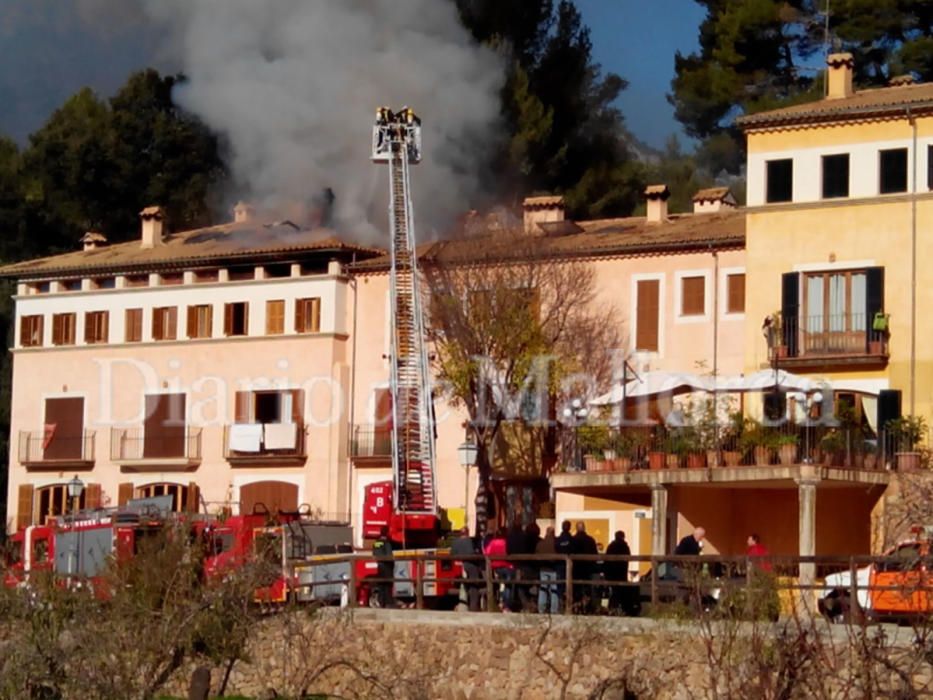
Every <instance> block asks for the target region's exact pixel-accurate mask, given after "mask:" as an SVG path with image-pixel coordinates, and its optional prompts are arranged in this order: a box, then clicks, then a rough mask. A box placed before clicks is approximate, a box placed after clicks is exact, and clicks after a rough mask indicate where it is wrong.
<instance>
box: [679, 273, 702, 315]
mask: <svg viewBox="0 0 933 700" xmlns="http://www.w3.org/2000/svg"><path fill="white" fill-rule="evenodd" d="M680 313H681V315H682V316H702V315H703V314H704V313H706V278H705V277H684V278H683V279H682V280H681V297H680Z"/></svg>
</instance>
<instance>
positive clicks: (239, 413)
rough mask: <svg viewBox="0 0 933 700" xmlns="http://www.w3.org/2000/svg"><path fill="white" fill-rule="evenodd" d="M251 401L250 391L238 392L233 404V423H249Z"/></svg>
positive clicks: (251, 394)
mask: <svg viewBox="0 0 933 700" xmlns="http://www.w3.org/2000/svg"><path fill="white" fill-rule="evenodd" d="M252 400H253V393H252V392H251V391H238V392H237V393H236V401H235V403H234V415H233V422H234V423H249V414H250V410H249V409H250V403H251V402H252Z"/></svg>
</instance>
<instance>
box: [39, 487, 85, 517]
mask: <svg viewBox="0 0 933 700" xmlns="http://www.w3.org/2000/svg"><path fill="white" fill-rule="evenodd" d="M87 493H88V488H87V487H85V489H84V491H83V492H82V493H81V496H80V497H79V498H78V508H79V509H81V508H84V507H85V505H84V503H85V497H86V496H87ZM72 506H73V504H72V503H70V499H69V498H68V484H55V485H54V486H46V487H44V488H41V489H38V490H37V494H36V508H37V512H36V522H37V523H39V524H40V525H41V524H45V523H46V522H47V521H48V519H49V518H54V517H55V516H57V515H65V513H70V512H71V510H72Z"/></svg>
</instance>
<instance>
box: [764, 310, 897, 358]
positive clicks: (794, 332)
mask: <svg viewBox="0 0 933 700" xmlns="http://www.w3.org/2000/svg"><path fill="white" fill-rule="evenodd" d="M783 323H784V329H783V333H782V335H783V338H782V344H781V345H779V346H777V347H780V348H781V349H780V350H777V352H778V357H777V359H778V360H780V359H782V358H783V357H788V358H793V357H813V356H817V357H820V356H822V357H827V356H832V357H838V356H841V357H845V356H868V357H887V355H888V331H887V330H875V329H874V328H873V327H872V324H873V319H872V318H869V317H868V315H867V314H864V313H848V314H827V315H816V316H802V317H800V318H796V317H786V318H784V319H783Z"/></svg>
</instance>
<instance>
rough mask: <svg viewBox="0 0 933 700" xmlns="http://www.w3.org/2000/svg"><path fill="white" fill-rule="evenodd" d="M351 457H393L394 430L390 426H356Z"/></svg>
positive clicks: (352, 439) (351, 446) (354, 427)
mask: <svg viewBox="0 0 933 700" xmlns="http://www.w3.org/2000/svg"><path fill="white" fill-rule="evenodd" d="M350 456H351V457H364V458H365V457H385V458H387V459H388V458H390V457H391V456H392V430H391V429H390V428H389V427H388V426H384V427H378V426H374V425H354V426H353V435H352V437H351V439H350Z"/></svg>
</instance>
